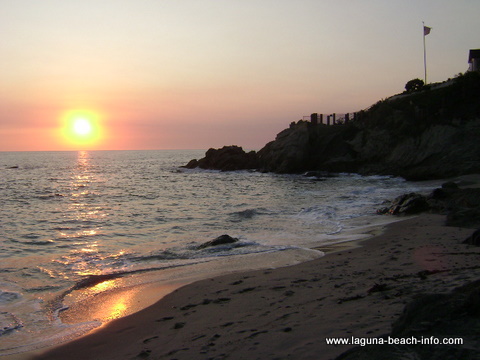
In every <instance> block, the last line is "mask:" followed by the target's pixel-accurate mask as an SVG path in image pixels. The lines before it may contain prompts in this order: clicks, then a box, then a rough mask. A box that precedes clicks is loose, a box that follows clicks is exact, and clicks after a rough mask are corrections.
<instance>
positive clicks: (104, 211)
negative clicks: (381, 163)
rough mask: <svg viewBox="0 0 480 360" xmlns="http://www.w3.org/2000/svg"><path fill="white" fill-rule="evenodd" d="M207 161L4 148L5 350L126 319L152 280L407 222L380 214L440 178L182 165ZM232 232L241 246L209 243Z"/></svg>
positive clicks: (302, 254)
mask: <svg viewBox="0 0 480 360" xmlns="http://www.w3.org/2000/svg"><path fill="white" fill-rule="evenodd" d="M203 155H204V150H201V151H200V150H182V151H180V150H162V151H80V152H2V153H0V202H1V210H0V246H1V248H0V249H1V250H0V356H2V355H8V354H15V353H21V352H23V351H28V350H32V349H36V348H41V347H44V346H47V345H52V344H56V343H59V342H62V341H66V340H69V339H71V338H74V337H76V336H79V335H81V334H83V333H85V332H87V331H90V330H92V329H94V328H96V327H98V326H100V325H101V324H102V323H105V322H107V321H109V320H112V319H114V318H117V317H120V316H124V315H125V314H128V313H129V312H131V311H132V309H136V308H135V306H131V305H129V303H128V302H127V301H126V300H125V299H126V297H125V296H126V294H127V293H128V294H132V293H133V292H135V291H136V292H137V293H138V289H140V288H141V286H144V288H145V286H147V285H148V286H150V285H151V284H154V283H155V284H158V283H162V282H164V283H165V284H173V283H175V282H178V283H181V282H182V281H186V280H185V279H189V281H191V280H194V279H198V278H202V277H209V276H213V275H219V274H221V273H225V272H229V271H236V270H244V269H251V268H262V267H263V268H268V267H276V266H284V265H288V264H294V263H297V262H300V261H306V260H309V259H313V258H317V257H320V256H322V255H323V254H322V253H321V252H320V251H318V250H317V249H316V248H318V247H321V246H323V245H325V244H332V243H336V242H341V241H346V240H352V239H359V238H362V237H365V236H366V235H367V234H368V233H369V232H370V231H371V228H372V226H374V225H378V224H382V223H386V222H388V221H392V220H394V219H393V218H392V217H388V216H379V215H376V214H375V212H376V210H377V209H378V208H380V207H382V203H384V201H385V200H389V199H393V198H394V197H396V196H398V195H401V194H403V193H406V192H412V191H417V192H427V191H430V190H431V189H433V188H434V187H435V186H438V184H436V183H433V182H429V183H412V182H407V181H405V180H403V179H401V178H395V177H388V176H359V175H356V174H340V175H338V176H334V177H326V178H322V179H318V178H315V177H306V176H303V175H279V174H270V173H260V172H255V171H235V172H219V171H208V170H200V169H193V170H190V169H184V168H181V165H184V164H186V163H187V162H188V161H189V160H191V159H193V158H200V157H203ZM223 234H228V235H230V236H232V237H235V238H238V240H239V241H238V242H236V243H232V244H226V245H221V246H216V247H209V248H199V245H201V244H203V243H204V242H207V241H209V240H212V239H214V238H216V237H218V236H220V235H223ZM109 294H113V295H112V296H110V297H109ZM129 296H130V295H129ZM120 298H121V299H123V300H122V301H120V300H118V299H120ZM131 298H132V297H129V298H128V299H131ZM133 298H135V299H137V300H138V299H139V295H138V294H137V295H136V297H133ZM112 299H115V301H114V302H112ZM109 301H110V302H109ZM110 303H112V304H113V305H112V304H110ZM109 304H110V305H109ZM137 307H141V305H138V304H137ZM93 309H101V311H100V312H98V314H97V313H95V311H93Z"/></svg>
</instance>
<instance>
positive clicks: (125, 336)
mask: <svg viewBox="0 0 480 360" xmlns="http://www.w3.org/2000/svg"><path fill="white" fill-rule="evenodd" d="M444 219H445V217H444V216H440V215H421V216H417V217H414V218H409V219H406V220H403V221H400V222H396V223H392V224H390V225H388V226H387V227H386V229H385V231H384V232H383V233H382V234H380V235H378V236H375V237H373V238H371V239H369V240H366V241H364V242H363V243H362V244H361V246H359V247H354V248H347V249H345V246H344V245H345V244H344V245H343V247H340V248H337V249H336V248H335V247H330V248H329V249H324V250H327V251H328V253H327V255H326V256H325V257H323V258H320V259H317V260H313V261H309V262H305V263H302V264H299V265H295V266H291V267H284V268H277V269H271V270H260V271H251V272H243V273H237V274H230V275H226V276H220V277H216V278H212V279H208V280H202V281H198V282H195V283H193V284H190V285H187V286H184V287H182V288H179V289H177V290H175V291H174V292H172V293H170V294H168V295H167V296H165V297H164V298H163V299H161V300H160V301H158V302H157V303H155V304H154V305H152V306H150V307H148V308H146V309H144V310H142V311H140V312H138V313H135V314H133V315H130V316H127V317H124V318H121V319H118V320H115V321H112V322H110V323H108V324H107V325H106V326H104V327H102V328H100V329H99V330H97V331H95V332H94V333H91V334H89V335H87V336H84V337H82V338H80V339H78V340H76V341H73V342H70V343H67V344H65V345H62V346H60V347H57V348H55V349H50V350H49V351H48V352H46V353H43V354H41V355H38V356H36V357H34V359H37V360H40V359H44V360H46V359H48V360H53V359H66V358H68V359H82V360H85V359H98V360H103V359H333V358H335V357H337V356H339V355H340V354H342V353H343V352H345V351H346V350H348V349H349V348H351V347H352V345H327V344H326V341H325V339H326V338H327V337H351V336H356V337H378V336H381V335H385V334H387V333H389V332H390V331H391V325H392V323H393V321H395V320H396V319H397V318H398V317H399V315H400V314H401V313H402V311H403V309H404V307H405V305H406V304H407V303H409V302H411V301H412V299H414V298H416V297H417V296H418V295H420V294H425V293H446V292H450V291H451V290H452V289H454V288H456V287H459V286H461V285H464V284H466V283H468V282H471V281H474V280H477V279H479V278H480V271H479V269H478V259H479V256H480V248H478V247H474V246H470V245H464V244H461V242H462V241H463V240H465V238H467V237H468V236H470V235H471V234H472V233H473V230H472V229H465V228H455V227H446V226H444V225H443V224H444ZM336 250H337V251H336Z"/></svg>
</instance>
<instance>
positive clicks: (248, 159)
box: [185, 145, 258, 171]
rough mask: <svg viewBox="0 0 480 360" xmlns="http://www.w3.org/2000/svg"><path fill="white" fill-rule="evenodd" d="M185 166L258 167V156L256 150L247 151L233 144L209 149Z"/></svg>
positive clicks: (209, 167)
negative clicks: (203, 155) (199, 157)
mask: <svg viewBox="0 0 480 360" xmlns="http://www.w3.org/2000/svg"><path fill="white" fill-rule="evenodd" d="M185 167H186V168H188V169H193V168H196V167H199V168H201V169H212V170H222V171H233V170H247V169H256V168H257V167H258V157H257V154H256V153H255V151H251V152H248V153H247V152H245V151H244V150H243V149H242V148H241V147H240V146H235V145H231V146H224V147H223V148H221V149H209V150H208V151H207V152H206V154H205V157H204V158H202V159H200V160H196V159H194V160H191V161H190V162H189V163H188V164H187V165H185Z"/></svg>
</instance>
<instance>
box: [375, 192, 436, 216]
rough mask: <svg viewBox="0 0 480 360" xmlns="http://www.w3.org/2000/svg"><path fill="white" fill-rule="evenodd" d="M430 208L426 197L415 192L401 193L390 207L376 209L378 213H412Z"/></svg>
mask: <svg viewBox="0 0 480 360" xmlns="http://www.w3.org/2000/svg"><path fill="white" fill-rule="evenodd" d="M429 209H430V205H429V204H428V201H427V198H426V197H425V196H423V195H420V194H416V193H409V194H405V195H401V196H399V197H397V198H395V200H393V203H392V205H391V206H390V207H387V208H383V209H381V210H378V213H379V214H387V213H388V214H391V215H413V214H418V213H421V212H424V211H427V210H429Z"/></svg>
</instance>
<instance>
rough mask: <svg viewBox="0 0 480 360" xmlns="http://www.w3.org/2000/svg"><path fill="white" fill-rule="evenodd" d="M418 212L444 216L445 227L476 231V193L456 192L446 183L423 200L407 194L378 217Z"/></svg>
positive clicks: (479, 216) (479, 206)
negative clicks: (474, 229)
mask: <svg viewBox="0 0 480 360" xmlns="http://www.w3.org/2000/svg"><path fill="white" fill-rule="evenodd" d="M421 212H430V213H435V214H442V215H447V218H446V225H448V226H457V227H466V228H480V189H479V188H464V189H462V188H459V187H458V185H457V184H456V183H454V182H447V183H445V184H443V185H442V187H441V188H438V189H435V190H433V191H432V193H431V194H429V195H427V196H424V195H421V194H416V193H410V194H405V195H401V196H399V197H397V198H395V199H394V200H393V201H392V202H391V204H390V205H389V206H387V207H384V208H382V209H379V210H378V211H377V213H378V214H391V215H413V214H418V213H421Z"/></svg>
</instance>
